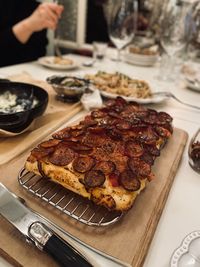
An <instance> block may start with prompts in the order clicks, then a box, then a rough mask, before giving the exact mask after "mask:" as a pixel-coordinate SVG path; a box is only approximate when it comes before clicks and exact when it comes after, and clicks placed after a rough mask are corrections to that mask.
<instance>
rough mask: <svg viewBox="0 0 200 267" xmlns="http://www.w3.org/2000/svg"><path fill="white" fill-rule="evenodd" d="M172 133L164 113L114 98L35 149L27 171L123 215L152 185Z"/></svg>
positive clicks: (28, 162) (27, 162)
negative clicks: (163, 150) (152, 168)
mask: <svg viewBox="0 0 200 267" xmlns="http://www.w3.org/2000/svg"><path fill="white" fill-rule="evenodd" d="M172 132H173V128H172V118H171V116H170V115H168V114H167V113H165V112H157V111H155V110H152V109H147V108H145V107H143V106H140V105H138V104H137V103H134V102H131V103H128V102H126V101H125V100H124V99H123V98H120V97H118V98H116V99H115V100H109V101H108V102H107V103H106V105H105V106H104V107H102V108H100V109H96V110H93V111H92V112H91V113H90V115H87V116H86V117H85V118H84V119H83V120H82V121H80V123H79V124H77V125H74V126H71V127H66V128H64V129H62V130H60V131H58V132H56V133H54V134H53V136H52V139H50V140H48V141H44V142H42V143H41V144H39V145H38V146H37V147H36V148H34V149H33V150H32V151H31V154H30V156H29V157H28V159H27V161H26V163H25V167H26V169H27V170H29V171H31V172H34V173H36V174H38V175H41V176H43V177H44V179H47V178H49V179H51V180H53V181H54V182H57V183H59V184H61V185H62V186H64V187H65V188H67V189H69V190H71V191H73V192H75V193H77V194H79V195H81V196H83V197H86V198H88V199H90V200H92V201H93V202H94V203H96V204H97V205H103V206H105V207H106V208H108V209H109V210H119V211H125V210H128V209H130V208H131V206H132V205H133V202H134V200H135V198H136V197H137V195H138V194H139V193H140V192H141V190H142V189H144V188H145V186H146V183H147V182H148V181H151V180H152V179H153V177H154V175H153V173H152V170H151V167H152V165H153V164H154V161H155V159H156V157H158V156H160V151H161V149H162V147H163V146H164V145H165V143H166V142H167V140H168V139H169V137H170V136H171V134H172Z"/></svg>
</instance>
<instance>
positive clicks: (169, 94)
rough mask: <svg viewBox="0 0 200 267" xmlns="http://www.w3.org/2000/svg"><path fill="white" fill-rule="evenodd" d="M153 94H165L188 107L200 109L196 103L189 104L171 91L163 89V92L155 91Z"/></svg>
mask: <svg viewBox="0 0 200 267" xmlns="http://www.w3.org/2000/svg"><path fill="white" fill-rule="evenodd" d="M152 95H153V96H165V97H168V98H173V99H174V100H176V101H177V102H179V103H180V104H182V105H184V106H187V107H190V108H193V109H197V110H200V107H198V106H194V105H191V104H188V103H185V102H183V101H182V100H180V99H179V98H177V97H176V96H175V95H174V94H172V93H171V92H165V91H162V92H155V93H153V94H152Z"/></svg>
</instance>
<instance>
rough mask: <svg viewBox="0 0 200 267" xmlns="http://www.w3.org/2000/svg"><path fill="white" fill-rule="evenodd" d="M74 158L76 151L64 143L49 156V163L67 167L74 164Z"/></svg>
mask: <svg viewBox="0 0 200 267" xmlns="http://www.w3.org/2000/svg"><path fill="white" fill-rule="evenodd" d="M74 157H75V153H74V151H73V150H71V149H70V148H68V147H67V146H66V145H64V144H63V143H61V144H59V145H58V146H57V147H56V150H55V151H54V153H53V154H52V155H50V156H49V161H50V162H51V163H52V164H55V165H58V166H65V165H68V164H69V163H70V162H72V160H73V159H74Z"/></svg>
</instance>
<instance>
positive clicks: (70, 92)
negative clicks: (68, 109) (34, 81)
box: [47, 75, 89, 102]
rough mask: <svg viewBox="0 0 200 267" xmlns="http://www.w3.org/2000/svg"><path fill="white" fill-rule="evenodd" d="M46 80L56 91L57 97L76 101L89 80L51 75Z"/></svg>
mask: <svg viewBox="0 0 200 267" xmlns="http://www.w3.org/2000/svg"><path fill="white" fill-rule="evenodd" d="M47 82H48V83H49V84H51V85H52V87H53V89H54V90H55V92H56V93H57V99H58V100H61V101H64V102H77V101H79V100H80V98H81V96H82V95H83V93H84V92H85V90H86V89H87V87H88V84H89V81H88V80H86V79H82V78H77V77H73V76H56V75H54V76H51V77H48V78H47Z"/></svg>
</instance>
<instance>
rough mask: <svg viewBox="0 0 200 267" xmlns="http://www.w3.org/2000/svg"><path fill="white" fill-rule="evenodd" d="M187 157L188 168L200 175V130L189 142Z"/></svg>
mask: <svg viewBox="0 0 200 267" xmlns="http://www.w3.org/2000/svg"><path fill="white" fill-rule="evenodd" d="M188 156H189V164H190V166H191V167H192V168H193V170H195V171H196V172H197V173H200V128H199V129H198V131H197V132H196V133H195V135H194V136H193V137H192V139H191V141H190V144H189V148H188Z"/></svg>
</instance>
